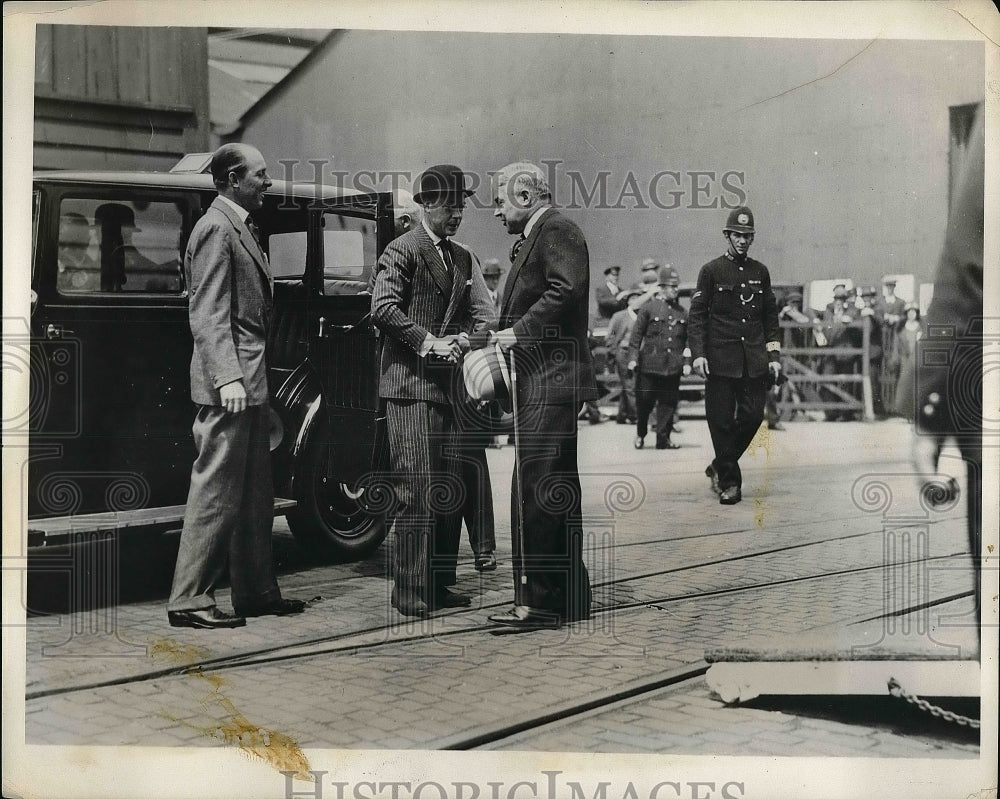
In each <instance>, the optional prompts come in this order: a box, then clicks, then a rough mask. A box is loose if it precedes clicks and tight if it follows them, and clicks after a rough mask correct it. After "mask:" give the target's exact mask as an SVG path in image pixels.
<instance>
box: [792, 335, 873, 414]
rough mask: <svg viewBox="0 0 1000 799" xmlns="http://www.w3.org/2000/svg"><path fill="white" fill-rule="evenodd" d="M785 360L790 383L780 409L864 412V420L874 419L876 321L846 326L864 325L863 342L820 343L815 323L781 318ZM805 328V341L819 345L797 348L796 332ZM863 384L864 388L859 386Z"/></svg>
mask: <svg viewBox="0 0 1000 799" xmlns="http://www.w3.org/2000/svg"><path fill="white" fill-rule="evenodd" d="M780 324H781V327H782V329H783V331H784V332H783V336H784V341H783V343H782V347H781V354H782V364H783V368H784V371H785V374H786V375H787V376H788V383H786V384H785V386H784V387H783V390H782V393H781V397H780V398H779V400H778V402H777V406H778V410H779V411H781V412H782V413H784V412H786V411H794V410H800V411H813V410H815V411H826V412H832V413H860V414H861V417H862V418H863V419H864V420H865V421H872V420H873V419H874V418H875V410H874V401H873V394H872V364H871V353H872V323H871V319H870V318H869V317H867V316H863V317H860V318H859V319H858V320H856V321H855V322H852V323H851V324H850V325H845V328H855V329H857V328H858V327H860V329H861V346H860V347H843V346H829V345H826V346H820V344H819V343H818V342H816V336H815V332H814V331H816V330H817V328H816V326H815V325H814V323H812V322H791V321H782V322H781V323H780ZM795 330H801V331H803V332H802V334H801V336H800V337H799V338H800V340H801V341H813V342H814V343H815V344H816V346H795V338H796V336H795V334H794V333H793V331H795ZM858 386H860V391H859V390H858Z"/></svg>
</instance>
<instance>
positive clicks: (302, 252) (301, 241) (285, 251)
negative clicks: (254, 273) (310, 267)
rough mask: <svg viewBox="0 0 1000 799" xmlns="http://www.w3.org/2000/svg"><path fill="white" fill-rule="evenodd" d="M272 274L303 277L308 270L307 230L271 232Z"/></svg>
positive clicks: (268, 244)
mask: <svg viewBox="0 0 1000 799" xmlns="http://www.w3.org/2000/svg"><path fill="white" fill-rule="evenodd" d="M267 249H268V251H269V255H268V259H269V262H270V263H269V265H270V267H271V274H272V275H273V276H274V277H275V278H278V279H282V278H284V279H291V278H297V279H300V280H301V279H302V276H303V275H304V274H305V271H306V232H305V231H304V230H293V231H291V232H288V233H271V234H269V235H268V237H267Z"/></svg>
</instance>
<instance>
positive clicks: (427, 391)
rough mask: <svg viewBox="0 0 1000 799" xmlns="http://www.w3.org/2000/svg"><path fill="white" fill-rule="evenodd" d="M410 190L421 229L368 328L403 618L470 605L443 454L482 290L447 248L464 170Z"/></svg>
mask: <svg viewBox="0 0 1000 799" xmlns="http://www.w3.org/2000/svg"><path fill="white" fill-rule="evenodd" d="M415 189H416V191H414V200H416V202H417V203H418V204H419V205H421V206H422V208H423V220H422V221H421V223H420V224H419V225H416V226H415V227H414V228H413V229H412V230H410V231H409V232H408V233H405V234H403V235H402V236H400V237H399V238H397V239H395V240H394V241H393V242H391V243H390V244H389V246H388V247H386V249H385V251H384V252H383V253H382V255H381V257H380V258H379V262H378V265H377V274H376V278H375V285H374V288H373V291H372V321H373V323H374V324H375V325H376V327H378V329H379V330H380V331H381V333H382V335H381V355H380V374H381V377H380V380H379V396H380V397H381V398H382V399H383V401H385V403H386V424H387V429H388V437H389V457H390V461H391V464H392V470H393V472H394V476H395V490H396V502H397V514H396V521H395V525H394V527H393V531H394V534H395V549H394V552H393V578H394V586H393V591H392V604H393V607H395V608H397V609H398V610H399V611H400V613H402V614H404V615H407V616H426V615H427V614H428V613H430V612H431V611H433V610H436V609H439V608H446V607H464V606H467V605H469V604H471V600H470V599H469V598H468V597H466V596H462V595H461V594H458V593H456V592H454V591H450V590H449V589H448V588H447V587H446V584H447V583H448V582H453V576H454V571H455V560H456V557H457V552H458V538H459V535H460V532H461V522H460V520H459V519H458V518H457V514H458V513H459V512H460V510H461V499H462V497H461V495H462V490H463V489H462V486H461V484H460V482H459V481H458V480H457V479H456V468H455V466H456V464H454V462H453V459H451V458H450V457H449V454H448V448H449V446H453V445H454V443H455V423H454V422H455V420H454V411H453V408H452V404H451V393H450V392H451V385H452V381H453V380H454V377H455V370H456V367H457V364H458V361H459V358H460V355H461V351H462V349H463V347H465V346H467V340H468V334H469V333H470V332H471V331H472V330H473V327H474V325H475V324H476V320H475V318H474V313H473V303H472V300H471V298H472V295H473V293H474V292H475V293H476V294H477V295H480V296H483V295H485V293H486V284H485V282H484V281H483V278H482V273H481V271H480V270H479V269H478V268H473V262H472V255H471V253H469V251H468V250H466V249H465V248H464V247H462V246H460V245H457V244H455V243H453V242H452V241H451V237H452V236H454V235H455V233H456V232H457V231H458V227H459V225H460V224H461V222H462V214H463V210H464V208H465V199H466V197H468V196H469V195H471V194H472V193H473V192H472V190H470V189H466V188H465V176H464V174H463V173H462V170H460V169H459V168H458V167H456V166H452V165H450V164H444V165H440V166H435V167H431V168H430V169H428V170H427V171H426V172H424V173H423V174H422V175H421V176H420V177H419V178H418V180H417V183H416V186H415ZM487 321H488V320H485V319H484V320H479V323H480V324H486V323H487ZM456 521H458V523H457V524H456Z"/></svg>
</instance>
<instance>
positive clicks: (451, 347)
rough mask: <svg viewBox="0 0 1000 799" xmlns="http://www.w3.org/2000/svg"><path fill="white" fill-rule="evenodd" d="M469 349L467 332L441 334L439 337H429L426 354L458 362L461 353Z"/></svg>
mask: <svg viewBox="0 0 1000 799" xmlns="http://www.w3.org/2000/svg"><path fill="white" fill-rule="evenodd" d="M470 349H471V346H470V344H469V334H468V333H459V334H457V335H451V336H442V337H441V338H431V340H430V349H428V351H427V352H428V354H429V355H432V356H433V357H435V358H438V359H440V360H442V361H447V362H448V363H458V361H459V360H460V359H461V357H462V355H463V354H464V353H466V352H468V351H469V350H470Z"/></svg>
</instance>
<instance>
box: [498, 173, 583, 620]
mask: <svg viewBox="0 0 1000 799" xmlns="http://www.w3.org/2000/svg"><path fill="white" fill-rule="evenodd" d="M494 196H495V200H496V210H495V211H494V215H495V216H496V217H498V218H499V219H500V220H501V221H502V222H503V223H504V226H505V227H506V228H507V232H508V233H510V234H511V235H515V236H518V239H517V241H516V242H515V244H514V247H513V250H512V253H513V259H512V263H511V268H510V274H509V275H508V277H507V283H506V285H505V287H504V297H503V303H502V307H501V312H500V322H499V326H500V328H501V329H500V330H499V331H498V332H497V334H496V340H497V341H498V342H499V343H500V345H501V347H502V348H504V349H505V350H512V351H513V352H512V356H513V357H514V359H515V361H514V364H515V368H516V370H517V401H518V408H517V410H518V419H517V424H518V428H519V435H518V441H517V448H518V449H517V464H518V470H519V472H520V473H519V474H518V473H517V471H518V470H516V471H515V475H514V486H513V491H512V494H513V496H512V503H511V504H512V508H511V522H512V529H513V531H514V533H513V538H514V607H513V608H512V609H511V610H509V611H507V612H505V613H501V614H496V615H493V616H490V620H491V621H494V622H499V623H501V624H506V625H511V626H514V627H522V628H535V627H558V626H559V625H560V624H562V623H563V622H566V621H576V620H579V619H586V618H587V617H588V616H589V615H590V599H591V592H590V579H589V576H588V574H587V569H586V567H585V566H584V564H583V530H582V523H581V507H580V504H581V503H580V475H579V471H578V468H577V428H576V417H577V410H578V409H579V407H580V403H581V401H585V400H590V399H594V398H596V396H597V388H596V385H595V382H594V366H593V361H592V358H591V354H590V347H589V344H588V340H587V299H588V297H589V294H590V258H589V254H588V251H587V242H586V240H585V239H584V237H583V233H582V232H581V231H580V229H579V228H578V227H577V226H576V225H575V224H574V223H573V222H571V221H569V220H568V219H566V218H565V217H564V216H562V214H560V213H559V212H558V211H556V210H555V209H554V208H552V207H551V194H550V190H549V186H548V182H547V180H546V177H545V173H544V172H543V171H542V170H541V169H540V168H539V167H538V166H536V165H534V164H528V163H516V164H511V165H509V166H507V167H505V168H504V169H502V170H500V172H499V173H498V174H497V177H496V185H495V195H494ZM519 529H520V530H522V531H523V542H522V540H521V538H520V536H519V534H518V532H517V531H518V530H519ZM522 543H523V548H522Z"/></svg>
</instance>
